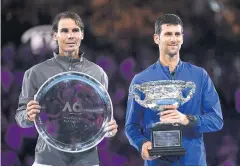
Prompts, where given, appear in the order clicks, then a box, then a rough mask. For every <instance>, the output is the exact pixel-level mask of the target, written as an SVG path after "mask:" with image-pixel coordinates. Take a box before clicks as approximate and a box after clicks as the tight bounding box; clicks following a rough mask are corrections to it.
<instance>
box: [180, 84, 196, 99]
mask: <svg viewBox="0 0 240 167" xmlns="http://www.w3.org/2000/svg"><path fill="white" fill-rule="evenodd" d="M184 88H190V92H189V94H188V95H187V97H185V98H182V104H184V103H186V102H187V101H189V100H190V99H191V98H192V96H193V94H194V93H195V89H196V85H195V83H194V82H192V81H189V82H186V85H185V86H184Z"/></svg>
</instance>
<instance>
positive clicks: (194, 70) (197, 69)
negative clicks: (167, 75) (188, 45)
mask: <svg viewBox="0 0 240 167" xmlns="http://www.w3.org/2000/svg"><path fill="white" fill-rule="evenodd" d="M182 63H183V67H184V68H185V69H187V70H189V71H190V72H191V73H193V74H194V75H201V76H208V73H207V71H206V70H205V69H204V68H203V67H199V66H196V65H194V64H191V63H188V62H182Z"/></svg>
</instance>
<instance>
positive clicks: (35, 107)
mask: <svg viewBox="0 0 240 167" xmlns="http://www.w3.org/2000/svg"><path fill="white" fill-rule="evenodd" d="M40 109H41V107H40V106H39V103H38V102H37V101H35V100H31V101H30V102H29V103H28V104H27V109H26V111H27V118H28V120H29V121H34V120H35V117H36V115H37V114H38V113H40Z"/></svg>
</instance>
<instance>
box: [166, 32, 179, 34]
mask: <svg viewBox="0 0 240 167" xmlns="http://www.w3.org/2000/svg"><path fill="white" fill-rule="evenodd" d="M164 34H182V32H175V33H174V32H165V33H164Z"/></svg>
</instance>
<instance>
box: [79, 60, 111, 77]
mask: <svg viewBox="0 0 240 167" xmlns="http://www.w3.org/2000/svg"><path fill="white" fill-rule="evenodd" d="M84 66H85V67H87V68H91V69H94V71H95V72H97V73H100V74H101V75H107V74H106V73H105V71H104V70H103V68H102V67H100V66H99V65H97V64H96V63H94V62H92V61H89V60H87V59H86V58H84Z"/></svg>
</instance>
